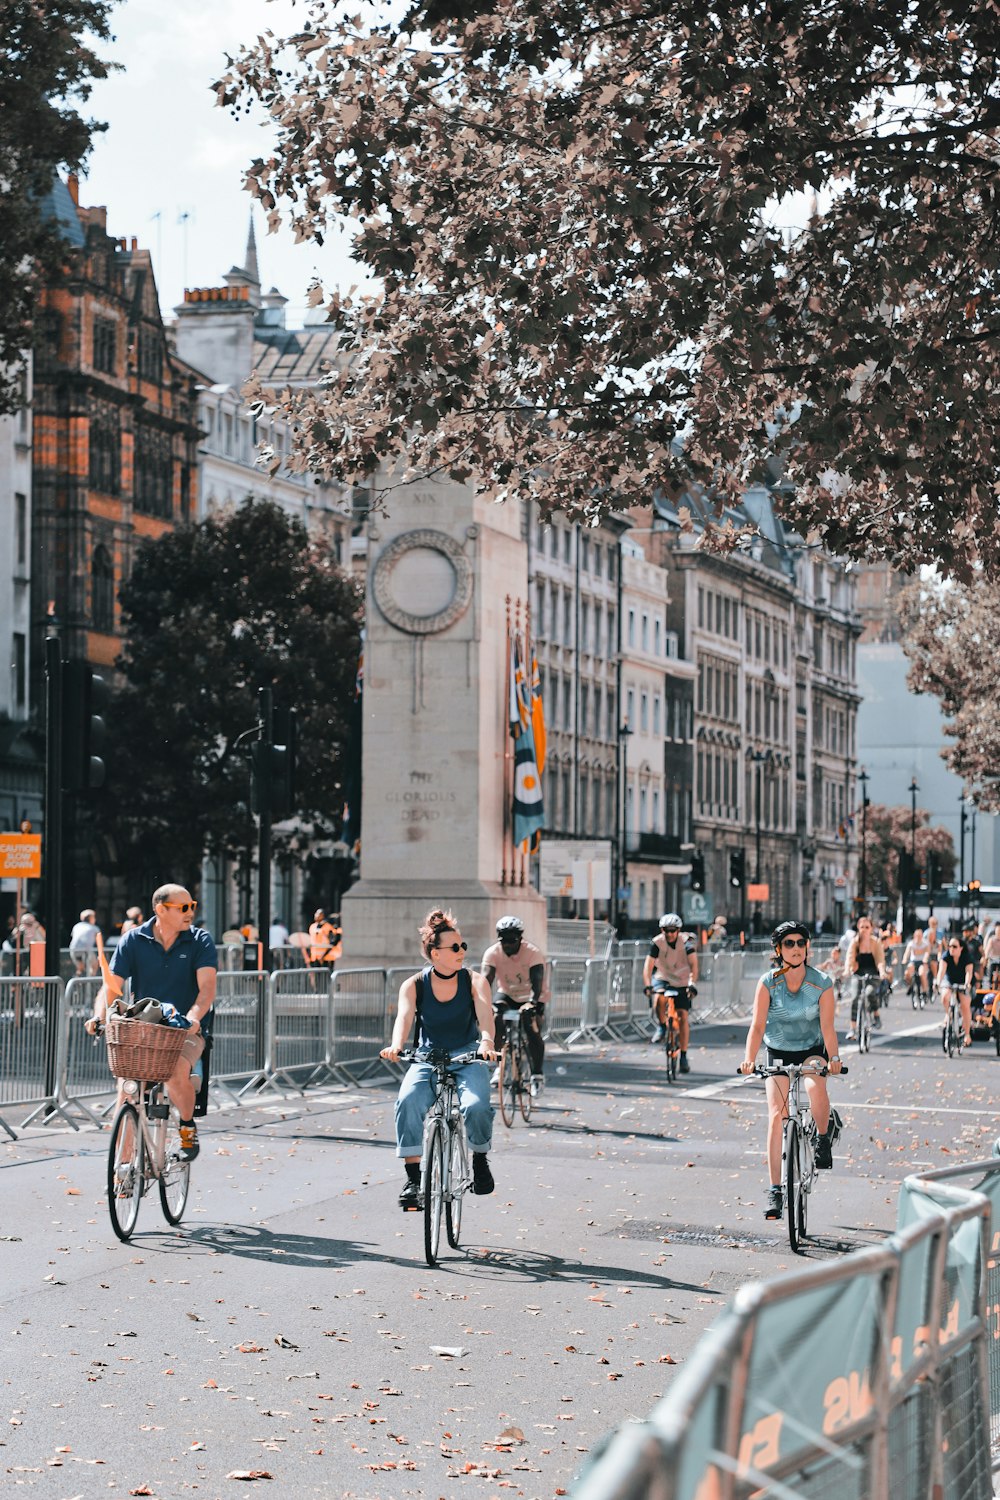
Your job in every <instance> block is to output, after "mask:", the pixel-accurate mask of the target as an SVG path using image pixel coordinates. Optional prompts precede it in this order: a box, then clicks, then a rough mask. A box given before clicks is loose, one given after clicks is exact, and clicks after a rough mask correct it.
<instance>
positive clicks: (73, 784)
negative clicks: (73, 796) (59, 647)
mask: <svg viewBox="0 0 1000 1500" xmlns="http://www.w3.org/2000/svg"><path fill="white" fill-rule="evenodd" d="M62 674H63V675H62V784H63V790H64V791H66V792H87V791H96V789H97V788H98V787H102V786H103V785H104V775H105V765H104V761H103V759H102V757H101V752H102V751H103V749H104V746H105V743H106V741H107V737H108V727H107V724H106V723H105V720H104V713H105V711H106V709H107V705H108V702H109V700H110V697H111V689H110V687H109V686H108V683H107V682H106V681H105V679H104V678H103V677H102V676H101V675H100V674H99V673H98V672H95V671H94V669H93V667H92V666H91V665H90V663H89V662H86V661H79V660H75V661H67V662H63V668H62Z"/></svg>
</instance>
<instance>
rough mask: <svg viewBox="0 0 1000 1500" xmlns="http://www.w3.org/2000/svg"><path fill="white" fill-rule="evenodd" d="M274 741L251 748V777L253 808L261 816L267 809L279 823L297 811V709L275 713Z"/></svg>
mask: <svg viewBox="0 0 1000 1500" xmlns="http://www.w3.org/2000/svg"><path fill="white" fill-rule="evenodd" d="M273 736H274V742H273V744H271V745H265V744H264V741H263V740H257V741H256V743H255V744H253V745H252V746H251V747H250V762H251V767H252V774H251V777H250V806H251V809H252V810H253V812H255V813H258V814H259V813H260V812H261V811H262V809H263V808H265V807H266V808H268V809H269V811H270V814H271V817H272V818H273V819H275V820H277V821H278V822H280V821H281V819H282V818H290V817H291V815H292V813H293V812H294V811H295V755H296V729H295V710H294V708H276V709H275V710H274V728H273Z"/></svg>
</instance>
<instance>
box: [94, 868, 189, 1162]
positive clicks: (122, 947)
mask: <svg viewBox="0 0 1000 1500" xmlns="http://www.w3.org/2000/svg"><path fill="white" fill-rule="evenodd" d="M197 909H198V903H197V901H195V900H193V898H192V896H191V893H190V892H189V891H188V890H186V889H185V887H184V886H182V885H161V886H160V887H159V888H158V889H157V890H156V891H154V892H153V915H152V917H150V919H149V921H148V922H144V923H143V924H142V925H141V926H140V927H133V928H132V929H131V931H129V932H127V933H126V934H125V936H124V937H123V938H122V939H121V940H120V941H119V943H118V945H117V947H116V948H115V951H114V953H113V955H112V958H111V965H110V968H111V973H112V974H113V975H116V976H117V978H119V979H120V980H123V981H124V980H126V979H128V980H131V983H132V998H133V999H134V1000H145V999H147V998H149V997H151V998H153V999H156V1000H162V1001H169V1003H170V1004H171V1005H174V1006H176V1008H177V1009H178V1010H179V1011H180V1013H181V1015H182V1016H186V1017H187V1020H188V1027H189V1032H190V1034H189V1035H188V1036H187V1038H186V1039H185V1042H184V1050H183V1052H182V1053H181V1055H180V1059H179V1061H178V1063H177V1067H176V1068H175V1070H174V1072H173V1075H172V1076H171V1077H170V1078H168V1079H167V1093H168V1094H169V1095H170V1100H171V1103H172V1104H173V1105H174V1107H175V1108H176V1110H177V1113H178V1114H179V1115H180V1130H181V1156H182V1157H183V1158H184V1160H185V1161H194V1159H195V1157H196V1156H197V1155H198V1149H199V1148H198V1128H197V1126H196V1125H195V1123H194V1105H195V1098H196V1096H197V1087H196V1084H195V1079H196V1078H197V1079H198V1081H199V1083H200V1080H201V1073H202V1065H201V1056H202V1053H203V1052H204V1050H205V1039H206V1038H207V1037H211V1026H212V1019H211V1011H212V1003H213V1001H214V1000H215V985H216V973H217V966H218V961H217V958H216V951H215V943H214V942H213V941H212V938H211V937H210V935H209V934H208V933H207V932H206V931H205V929H204V928H203V927H195V926H194V917H195V912H196V911H197ZM119 993H120V991H119ZM110 998H112V997H111V996H109V994H108V986H107V984H106V983H105V984H102V985H101V987H100V989H99V990H98V992H97V995H96V997H95V999H94V1013H93V1015H92V1016H91V1017H90V1018H89V1020H87V1021H86V1022H85V1023H84V1024H85V1026H86V1029H87V1030H88V1031H89V1032H90V1033H91V1035H93V1033H94V1031H95V1030H96V1027H97V1023H98V1022H99V1021H103V1020H104V1019H105V1017H106V1015H107V1007H108V1000H109V999H110Z"/></svg>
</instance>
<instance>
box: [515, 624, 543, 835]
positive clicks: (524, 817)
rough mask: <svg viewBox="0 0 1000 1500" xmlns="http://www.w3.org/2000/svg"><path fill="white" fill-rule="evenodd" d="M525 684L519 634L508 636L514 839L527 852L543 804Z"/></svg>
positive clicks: (539, 822) (538, 825) (539, 825)
mask: <svg viewBox="0 0 1000 1500" xmlns="http://www.w3.org/2000/svg"><path fill="white" fill-rule="evenodd" d="M528 692H529V689H528V685H527V683H526V681H525V674H524V666H523V662H522V658H521V643H520V638H519V636H517V635H516V634H515V635H513V636H511V642H510V684H509V704H508V720H509V724H510V733H511V737H512V739H513V740H514V808H513V810H514V843H515V844H518V845H520V846H521V847H522V848H523V849H524V850H525V852H526V853H527V852H528V850H529V849H531V848H533V847H535V848H536V847H537V837H538V835H539V834H540V832H541V829H542V825H543V824H544V822H545V813H544V809H543V806H542V778H541V776H540V774H539V770H538V761H537V758H536V755H535V736H534V732H533V727H532V720H533V717H534V713H533V709H534V704H533V703H532V707H531V711H529V706H528Z"/></svg>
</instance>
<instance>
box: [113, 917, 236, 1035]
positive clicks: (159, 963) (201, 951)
mask: <svg viewBox="0 0 1000 1500" xmlns="http://www.w3.org/2000/svg"><path fill="white" fill-rule="evenodd" d="M155 921H156V918H155V917H150V919H149V921H148V922H144V923H143V924H142V926H141V927H133V928H132V929H131V931H130V932H126V934H125V936H124V937H123V938H122V940H121V942H120V943H119V944H118V946H117V948H116V949H115V951H114V953H113V954H112V956H111V972H112V974H117V975H118V976H119V977H120V978H121V979H130V980H131V981H132V995H133V998H134V999H136V1000H145V999H147V998H152V999H154V1000H167V1001H169V1002H170V1004H171V1005H176V1007H177V1009H178V1010H179V1011H180V1013H181V1015H183V1016H186V1015H187V1013H188V1011H189V1010H190V1009H191V1007H192V1005H193V1004H194V1002H195V1001H196V1000H197V998H198V970H199V969H217V968H218V966H219V964H218V957H217V955H216V951H215V943H214V942H213V940H212V937H211V935H210V934H209V933H207V932H206V931H205V929H204V928H203V927H191V928H189V929H188V930H187V932H181V933H178V935H177V937H176V938H175V939H174V941H173V943H172V944H171V945H170V947H169V948H164V947H163V945H162V944H161V943H158V942H157V941H156V938H155V937H154V936H153V927H154V925H155ZM211 1017H212V1012H211V1011H209V1012H208V1015H207V1016H203V1017H202V1021H201V1026H202V1030H203V1031H204V1032H205V1033H206V1034H207V1033H209V1032H210V1031H211Z"/></svg>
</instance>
